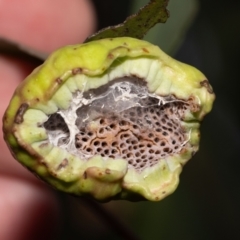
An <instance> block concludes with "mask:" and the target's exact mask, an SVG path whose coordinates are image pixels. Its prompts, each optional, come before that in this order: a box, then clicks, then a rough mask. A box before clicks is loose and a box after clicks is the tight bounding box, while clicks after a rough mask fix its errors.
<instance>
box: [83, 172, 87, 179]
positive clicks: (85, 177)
mask: <svg viewBox="0 0 240 240" xmlns="http://www.w3.org/2000/svg"><path fill="white" fill-rule="evenodd" d="M83 179H87V172H86V171H85V172H84V173H83Z"/></svg>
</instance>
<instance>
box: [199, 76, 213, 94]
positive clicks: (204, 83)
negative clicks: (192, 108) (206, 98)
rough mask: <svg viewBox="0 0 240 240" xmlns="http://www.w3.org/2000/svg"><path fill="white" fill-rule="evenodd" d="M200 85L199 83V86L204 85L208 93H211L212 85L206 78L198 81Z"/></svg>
mask: <svg viewBox="0 0 240 240" xmlns="http://www.w3.org/2000/svg"><path fill="white" fill-rule="evenodd" d="M200 85H201V87H205V88H206V89H207V91H208V92H209V93H210V94H213V90H212V87H211V85H210V84H209V82H208V80H207V79H205V80H204V81H202V82H200Z"/></svg>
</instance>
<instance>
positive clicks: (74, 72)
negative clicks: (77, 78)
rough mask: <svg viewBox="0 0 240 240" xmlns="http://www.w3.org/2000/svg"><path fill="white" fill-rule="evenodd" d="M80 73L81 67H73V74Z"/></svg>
mask: <svg viewBox="0 0 240 240" xmlns="http://www.w3.org/2000/svg"><path fill="white" fill-rule="evenodd" d="M79 73H82V69H81V68H74V69H72V74H73V75H76V74H79Z"/></svg>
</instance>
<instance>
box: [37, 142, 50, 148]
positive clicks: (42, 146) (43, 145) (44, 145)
mask: <svg viewBox="0 0 240 240" xmlns="http://www.w3.org/2000/svg"><path fill="white" fill-rule="evenodd" d="M47 146H48V143H42V144H41V145H39V148H44V147H47Z"/></svg>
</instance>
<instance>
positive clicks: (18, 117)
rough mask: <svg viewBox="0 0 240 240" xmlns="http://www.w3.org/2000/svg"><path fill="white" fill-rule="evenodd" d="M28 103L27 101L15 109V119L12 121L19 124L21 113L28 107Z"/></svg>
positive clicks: (21, 118)
mask: <svg viewBox="0 0 240 240" xmlns="http://www.w3.org/2000/svg"><path fill="white" fill-rule="evenodd" d="M28 106H29V105H28V104H27V103H23V104H22V105H21V106H20V107H19V109H18V110H17V113H16V115H15V119H14V122H15V123H17V124H20V123H22V122H23V115H24V113H25V112H26V110H27V108H28Z"/></svg>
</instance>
